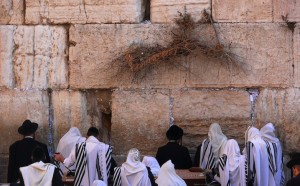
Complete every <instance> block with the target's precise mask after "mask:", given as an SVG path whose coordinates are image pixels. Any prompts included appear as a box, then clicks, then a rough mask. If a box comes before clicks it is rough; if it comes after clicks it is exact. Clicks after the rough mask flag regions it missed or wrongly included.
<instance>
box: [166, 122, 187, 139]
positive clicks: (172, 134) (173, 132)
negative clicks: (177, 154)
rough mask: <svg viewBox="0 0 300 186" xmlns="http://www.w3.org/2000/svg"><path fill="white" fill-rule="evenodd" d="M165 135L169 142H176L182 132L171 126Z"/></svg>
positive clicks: (175, 126) (178, 128)
mask: <svg viewBox="0 0 300 186" xmlns="http://www.w3.org/2000/svg"><path fill="white" fill-rule="evenodd" d="M166 135H167V138H168V139H169V140H178V139H180V138H181V137H182V135H183V130H182V128H180V127H178V126H177V125H172V126H171V127H170V128H169V130H168V131H167V133H166Z"/></svg>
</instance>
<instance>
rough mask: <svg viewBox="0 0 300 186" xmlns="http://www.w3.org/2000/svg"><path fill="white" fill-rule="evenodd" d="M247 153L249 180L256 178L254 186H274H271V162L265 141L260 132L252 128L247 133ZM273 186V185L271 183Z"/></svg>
mask: <svg viewBox="0 0 300 186" xmlns="http://www.w3.org/2000/svg"><path fill="white" fill-rule="evenodd" d="M247 139H248V142H250V143H248V142H247V144H246V146H247V147H249V148H246V153H247V161H248V180H247V181H250V180H249V178H251V177H254V183H253V184H254V186H273V185H270V184H269V169H268V168H267V167H269V161H268V152H267V147H266V143H265V141H264V140H263V139H262V138H261V136H260V133H259V130H258V129H257V128H254V127H251V128H250V129H249V130H248V132H247ZM271 184H272V183H271Z"/></svg>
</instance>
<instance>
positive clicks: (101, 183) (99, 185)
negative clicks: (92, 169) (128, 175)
mask: <svg viewBox="0 0 300 186" xmlns="http://www.w3.org/2000/svg"><path fill="white" fill-rule="evenodd" d="M92 186H107V185H106V184H105V183H104V181H102V180H95V181H94V182H93V185H92Z"/></svg>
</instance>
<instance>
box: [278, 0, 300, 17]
mask: <svg viewBox="0 0 300 186" xmlns="http://www.w3.org/2000/svg"><path fill="white" fill-rule="evenodd" d="M273 3H274V21H276V22H282V21H283V19H282V16H285V17H286V16H287V19H288V21H295V22H299V21H300V1H296V0H274V1H273Z"/></svg>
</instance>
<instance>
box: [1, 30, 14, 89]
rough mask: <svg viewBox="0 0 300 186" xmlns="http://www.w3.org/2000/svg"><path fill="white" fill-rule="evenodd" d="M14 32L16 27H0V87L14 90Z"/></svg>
mask: <svg viewBox="0 0 300 186" xmlns="http://www.w3.org/2000/svg"><path fill="white" fill-rule="evenodd" d="M13 30H14V26H3V25H0V61H1V63H0V87H8V88H12V87H13V86H14V75H13V63H12V56H13V50H12V49H13V48H14V43H13Z"/></svg>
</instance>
